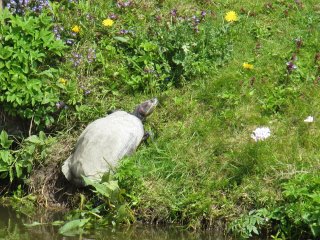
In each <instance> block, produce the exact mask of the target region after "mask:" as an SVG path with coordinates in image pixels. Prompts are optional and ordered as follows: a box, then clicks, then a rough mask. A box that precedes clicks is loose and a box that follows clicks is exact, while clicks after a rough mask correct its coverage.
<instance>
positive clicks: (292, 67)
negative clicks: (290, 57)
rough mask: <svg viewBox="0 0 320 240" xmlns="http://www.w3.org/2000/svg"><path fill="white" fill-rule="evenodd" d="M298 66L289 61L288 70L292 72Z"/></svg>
mask: <svg viewBox="0 0 320 240" xmlns="http://www.w3.org/2000/svg"><path fill="white" fill-rule="evenodd" d="M297 68H298V67H297V66H296V65H295V64H294V63H293V61H290V62H287V70H288V72H289V73H291V72H292V71H293V70H296V69H297Z"/></svg>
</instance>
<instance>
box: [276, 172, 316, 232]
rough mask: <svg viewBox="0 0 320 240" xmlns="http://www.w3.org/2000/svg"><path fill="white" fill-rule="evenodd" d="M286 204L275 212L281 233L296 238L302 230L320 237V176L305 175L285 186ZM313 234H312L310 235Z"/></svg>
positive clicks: (300, 175)
mask: <svg viewBox="0 0 320 240" xmlns="http://www.w3.org/2000/svg"><path fill="white" fill-rule="evenodd" d="M283 195H284V204H283V205H282V206H280V207H278V208H276V209H275V210H274V211H273V214H272V215H273V216H272V218H273V219H275V220H278V221H280V223H281V225H280V229H279V232H283V233H284V234H285V235H286V236H290V237H292V238H296V236H298V235H299V234H300V233H301V230H302V229H305V231H306V232H308V230H307V229H309V235H312V236H313V237H319V236H320V176H319V174H312V173H303V174H299V175H297V176H296V177H294V178H293V179H291V180H289V181H288V182H286V183H284V184H283ZM310 233H311V234H310Z"/></svg>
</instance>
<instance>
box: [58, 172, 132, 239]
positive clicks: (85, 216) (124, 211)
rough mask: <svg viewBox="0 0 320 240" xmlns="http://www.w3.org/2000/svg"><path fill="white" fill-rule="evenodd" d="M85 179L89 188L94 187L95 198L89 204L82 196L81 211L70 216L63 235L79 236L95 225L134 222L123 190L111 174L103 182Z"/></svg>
mask: <svg viewBox="0 0 320 240" xmlns="http://www.w3.org/2000/svg"><path fill="white" fill-rule="evenodd" d="M83 179H84V181H85V183H86V185H87V186H90V187H92V191H93V192H94V193H95V196H94V197H93V198H91V199H90V200H88V201H87V202H86V201H85V197H84V196H83V195H82V196H81V202H80V207H79V209H78V210H76V211H74V212H73V213H71V214H70V215H69V218H70V221H69V222H67V223H65V224H64V225H63V226H62V227H61V228H60V229H59V232H60V233H61V234H63V235H67V236H68V235H74V234H79V233H80V232H83V231H84V229H90V228H94V226H95V223H98V225H99V226H103V225H110V224H112V225H116V224H117V223H129V222H131V221H134V216H133V213H132V211H131V209H130V208H129V207H128V205H127V204H126V202H125V200H124V198H123V196H122V195H123V190H121V189H120V188H119V186H118V182H117V181H115V180H113V179H112V177H111V176H110V175H109V174H105V175H104V176H103V178H102V180H101V182H96V181H93V180H91V179H89V178H86V177H83Z"/></svg>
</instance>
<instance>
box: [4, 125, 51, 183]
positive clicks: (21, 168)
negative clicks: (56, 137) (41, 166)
mask: <svg viewBox="0 0 320 240" xmlns="http://www.w3.org/2000/svg"><path fill="white" fill-rule="evenodd" d="M52 141H53V138H47V137H46V135H45V134H44V133H43V132H40V133H39V136H36V135H32V136H30V137H28V138H26V139H25V140H24V141H23V143H22V146H21V148H19V149H18V150H12V149H10V148H11V145H12V143H13V140H10V139H9V137H8V134H7V133H6V132H5V131H2V132H1V134H0V179H4V178H7V177H9V178H10V181H11V182H12V181H13V180H15V179H26V178H27V177H28V175H29V173H30V172H31V170H32V168H33V166H34V165H35V163H36V162H41V161H43V160H44V159H45V158H46V156H47V151H48V146H49V145H50V144H51V143H52Z"/></svg>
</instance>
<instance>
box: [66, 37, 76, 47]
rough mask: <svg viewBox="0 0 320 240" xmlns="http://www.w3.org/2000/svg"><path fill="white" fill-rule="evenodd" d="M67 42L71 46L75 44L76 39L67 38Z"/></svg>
mask: <svg viewBox="0 0 320 240" xmlns="http://www.w3.org/2000/svg"><path fill="white" fill-rule="evenodd" d="M66 44H67V45H69V46H71V45H73V44H74V40H73V39H67V40H66Z"/></svg>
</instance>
